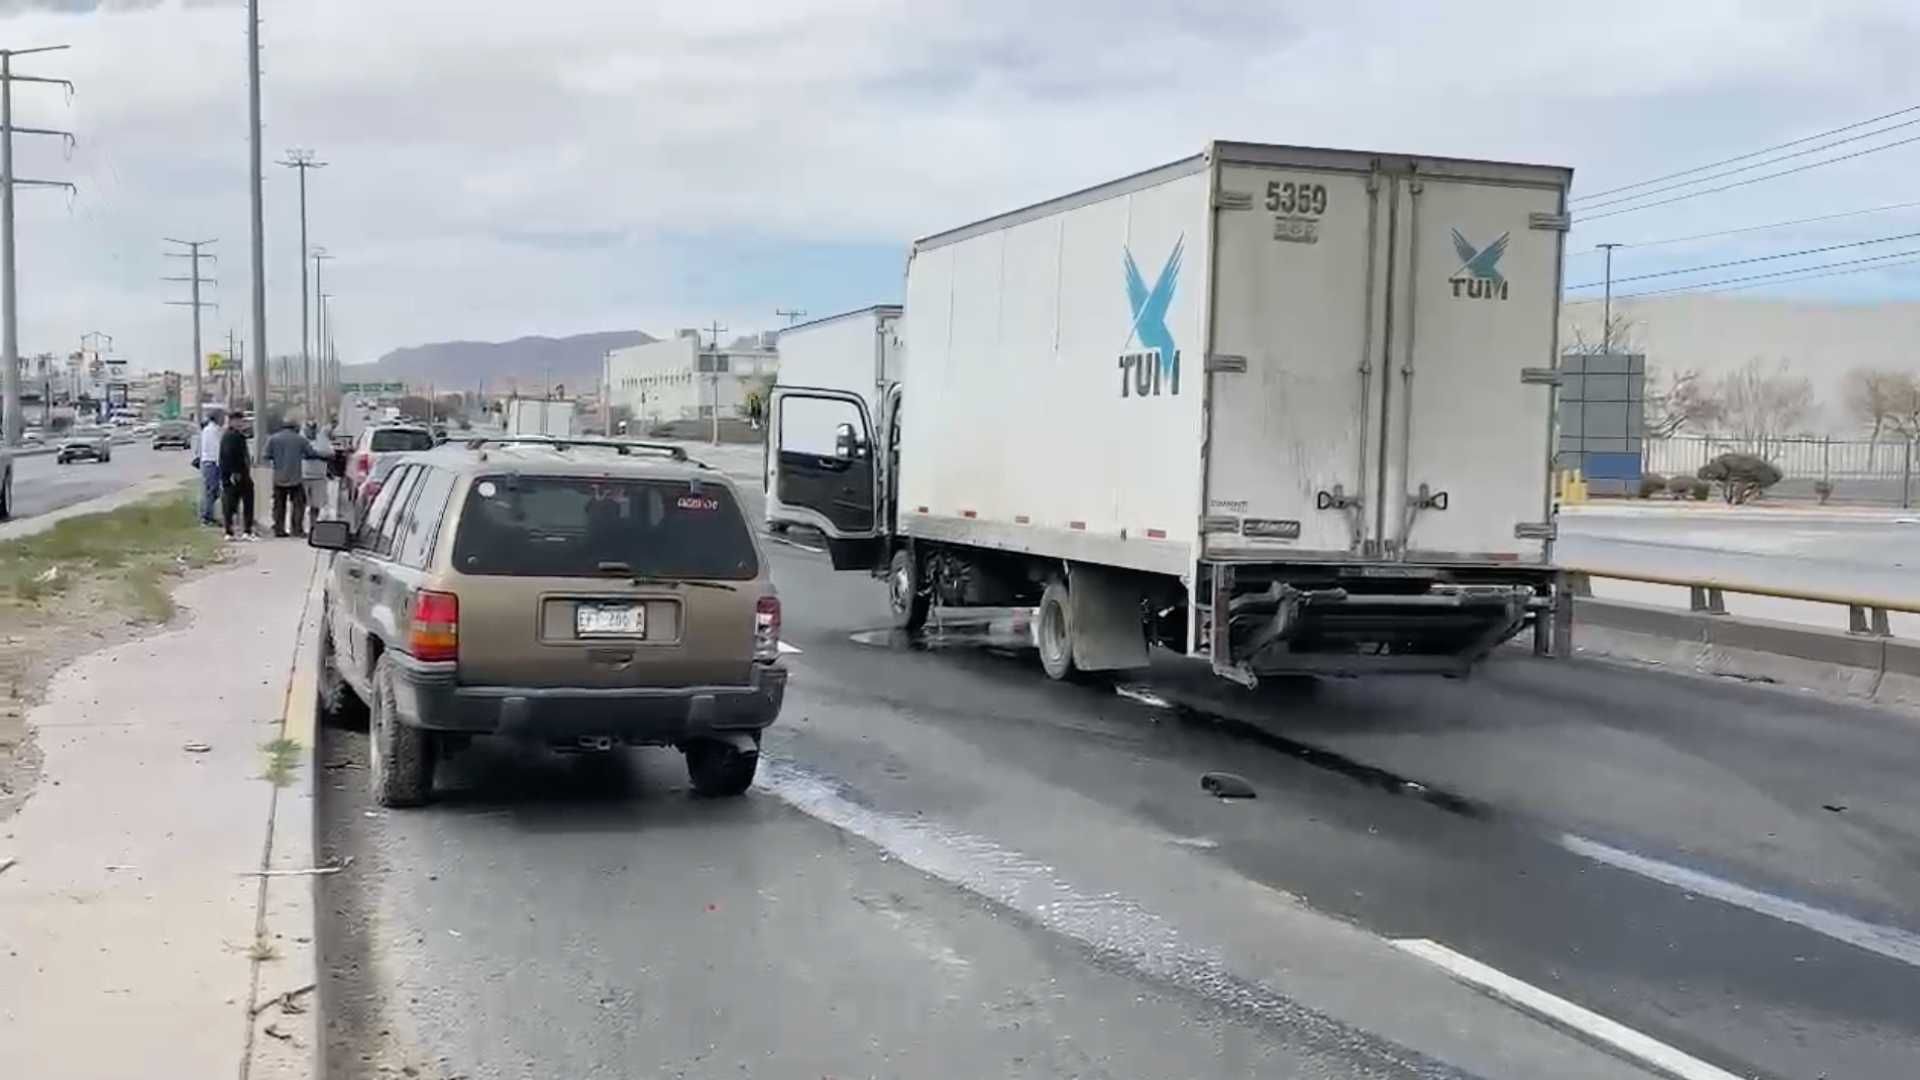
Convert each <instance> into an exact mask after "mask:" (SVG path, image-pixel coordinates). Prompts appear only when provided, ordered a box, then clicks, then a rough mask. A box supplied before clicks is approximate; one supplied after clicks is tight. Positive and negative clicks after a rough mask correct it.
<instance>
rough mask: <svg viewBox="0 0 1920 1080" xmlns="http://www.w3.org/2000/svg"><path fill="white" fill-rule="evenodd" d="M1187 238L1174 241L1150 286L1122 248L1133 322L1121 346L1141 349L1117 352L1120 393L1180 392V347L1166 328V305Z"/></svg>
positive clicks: (1134, 395) (1141, 394)
mask: <svg viewBox="0 0 1920 1080" xmlns="http://www.w3.org/2000/svg"><path fill="white" fill-rule="evenodd" d="M1186 246H1187V238H1186V237H1184V236H1182V237H1181V238H1180V239H1178V240H1176V241H1174V244H1173V250H1172V251H1170V252H1168V253H1167V261H1166V263H1165V264H1164V265H1162V266H1161V267H1160V276H1159V277H1157V278H1155V279H1154V282H1153V288H1151V289H1149V288H1147V281H1146V279H1145V278H1143V277H1141V276H1140V267H1139V266H1138V265H1136V264H1135V263H1134V261H1133V252H1132V251H1131V250H1128V249H1127V248H1124V247H1123V248H1121V249H1120V250H1121V254H1122V256H1123V259H1124V262H1125V266H1126V271H1127V303H1128V305H1129V306H1131V307H1132V308H1133V325H1132V326H1131V327H1129V328H1128V330H1127V340H1126V343H1125V345H1123V346H1122V348H1123V349H1124V348H1127V347H1128V346H1131V345H1132V344H1133V343H1134V342H1136V341H1137V342H1139V343H1140V346H1141V347H1140V348H1139V349H1137V350H1133V351H1127V352H1122V353H1121V354H1120V396H1121V397H1128V396H1133V397H1147V396H1149V395H1153V394H1161V393H1166V394H1178V393H1179V392H1180V350H1179V348H1178V347H1176V346H1175V345H1174V343H1173V333H1172V332H1171V331H1169V330H1168V329H1167V308H1168V307H1170V306H1171V305H1172V304H1173V290H1174V288H1175V287H1176V286H1178V285H1179V283H1180V257H1181V254H1182V253H1183V252H1184V251H1185V250H1186Z"/></svg>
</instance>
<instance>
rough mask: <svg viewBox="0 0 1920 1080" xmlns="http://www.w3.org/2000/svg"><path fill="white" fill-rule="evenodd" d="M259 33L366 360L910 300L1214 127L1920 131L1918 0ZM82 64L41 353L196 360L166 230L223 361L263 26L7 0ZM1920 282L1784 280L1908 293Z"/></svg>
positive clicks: (722, 7)
mask: <svg viewBox="0 0 1920 1080" xmlns="http://www.w3.org/2000/svg"><path fill="white" fill-rule="evenodd" d="M261 6H262V9H263V18H264V23H263V31H262V39H263V44H264V56H265V61H264V64H265V92H264V99H265V104H264V115H265V123H266V144H265V145H266V147H267V148H268V150H269V152H270V160H271V159H275V158H279V157H281V156H282V154H283V151H284V149H285V148H287V147H296V146H299V147H313V148H314V149H316V150H317V151H318V153H319V156H320V157H321V159H323V160H325V161H327V162H329V163H330V165H329V167H328V168H326V169H324V170H321V171H319V172H316V173H314V174H313V176H312V184H311V187H310V205H311V220H312V239H313V241H314V242H315V243H319V244H324V245H325V246H326V247H327V248H328V249H329V250H330V251H331V252H332V253H333V254H334V255H335V256H336V259H335V260H334V261H333V262H331V263H329V264H328V267H327V273H328V275H329V277H328V287H329V290H330V291H332V292H334V293H335V294H337V297H338V298H337V299H336V300H335V302H334V303H335V305H336V308H337V312H338V316H337V318H338V326H339V329H340V339H341V343H342V349H343V353H344V358H345V359H348V360H349V361H358V360H365V359H372V358H374V357H375V356H377V355H379V354H380V353H381V352H384V351H385V350H387V349H389V348H393V347H396V346H400V345H406V344H413V343H419V342H424V341H434V340H444V339H449V338H477V339H501V338H507V337H512V336H516V335H519V334H526V333H545V334H565V333H573V332H579V331H586V330H600V329H619V328H638V329H645V330H649V331H651V332H654V333H664V332H668V331H670V330H671V329H672V328H673V327H675V326H685V325H694V324H696V323H698V324H705V323H707V322H708V321H710V320H713V319H716V318H717V319H719V320H720V321H721V322H722V323H723V324H725V325H727V326H729V327H731V328H733V329H735V330H748V329H755V328H760V327H765V326H771V325H777V324H778V322H779V320H777V319H776V318H775V317H774V315H773V310H774V309H775V308H776V307H800V308H805V309H807V310H809V311H812V312H816V313H824V312H830V311H834V310H838V309H843V308H848V307H854V306H858V305H861V304H865V303H870V302H874V301H880V300H895V299H898V298H899V296H900V293H901V272H902V266H903V258H904V249H905V247H904V246H905V244H906V243H907V242H908V241H910V240H911V239H912V238H913V237H915V236H919V235H924V234H927V233H931V232H936V231H939V230H941V229H944V228H946V227H949V226H952V225H955V224H959V223H963V222H965V221H968V220H971V219H973V218H977V217H981V216H985V215H987V214H991V213H994V212H997V211H999V210H1003V209H1007V208H1010V207H1013V206H1017V205H1020V204H1023V203H1027V202H1031V201H1034V200H1036V199H1040V198H1045V197H1048V196H1051V195H1054V194H1058V193H1061V192H1064V191H1067V190H1070V189H1073V188H1076V187H1080V186H1084V185H1086V184H1089V183H1094V182H1098V181H1100V180H1103V179H1107V178H1110V177H1112V176H1115V175H1119V174H1121V173H1124V172H1131V171H1135V170H1138V169H1140V168H1143V167H1146V166H1148V165H1152V164H1156V163H1159V162H1162V161H1166V160H1171V159H1173V158H1177V157H1182V156H1185V155H1187V154H1191V153H1193V152H1195V151H1197V150H1199V149H1200V148H1201V147H1202V146H1203V145H1204V143H1205V142H1206V141H1207V140H1208V139H1210V138H1235V139H1245V140H1261V141H1275V142H1290V143H1303V144H1319V145H1333V146H1345V147H1356V148H1368V149H1382V150H1396V151H1415V152H1430V153H1442V154H1450V155H1456V156H1474V157H1492V158H1510V159H1517V160H1526V161H1540V162H1549V163H1559V164H1568V165H1572V166H1574V167H1575V168H1576V170H1577V176H1578V178H1579V179H1578V181H1577V184H1578V187H1579V188H1580V189H1583V190H1585V191H1589V192H1592V191H1599V190H1601V189H1603V188H1606V187H1611V186H1614V185H1616V184H1620V183H1628V182H1632V181H1636V180H1641V179H1645V178H1648V177H1652V176H1657V175H1660V174H1662V173H1666V172H1670V171H1673V170H1676V169H1681V168H1685V167H1688V166H1691V165H1697V164H1702V163H1705V162H1709V161H1713V160H1716V159H1719V158H1723V157H1728V156H1732V155H1735V154H1740V153H1743V152H1745V151H1748V150H1753V149H1757V148H1759V147H1762V146H1766V145H1768V144H1771V143H1777V142H1782V141H1785V140H1788V139H1793V138H1797V137H1799V136H1802V135H1807V134H1811V133H1813V132H1817V131H1820V130H1823V129H1826V128H1831V127H1836V126H1839V125H1842V124H1846V123H1849V122H1852V121H1855V120H1859V119H1863V118H1866V117H1869V116H1873V115H1876V114H1880V113H1887V112H1891V111H1893V110H1896V109H1901V108H1904V107H1907V106H1909V105H1913V104H1916V103H1920V85H1916V84H1917V83H1920V74H1917V73H1920V65H1916V64H1915V63H1914V61H1913V57H1914V55H1915V53H1916V46H1920V5H1916V4H1913V3H1911V2H1910V0H1885V2H1879V3H1869V2H1864V0H1861V2H1848V0H1821V2H1819V3H1807V2H1804V0H1796V2H1783V3H1771V2H1751V3H1734V2H1731V0H1686V2H1684V3H1679V2H1674V0H1657V2H1645V3H1642V2H1637V0H1615V2H1611V3H1608V4H1592V3H1578V4H1560V3H1555V2H1550V0H1534V2H1515V3H1507V2H1504V0H1474V2H1473V3H1470V4H1446V5H1437V4H1431V3H1424V2H1422V3H1412V2H1409V3H1386V2H1369V0H1347V2H1345V3H1328V2H1326V0H1311V2H1301V3H1294V2H1291V0H1288V2H1279V0H1274V2H1269V3H1265V4H1262V3H1258V2H1256V3H1245V2H1234V3H1226V2H1218V0H1185V2H1184V3H1182V4H1180V5H1172V4H1166V5H1157V4H1142V3H1138V2H1137V0H1105V2H1102V3H1098V4H1095V3H1088V2H1084V0H1049V2H1041V3H1033V2H1031V0H1028V2H1021V3H1014V2H1011V0H953V2H947V0H911V2H907V0H817V2H805V3H781V2H763V3H754V4H737V3H732V2H730V0H708V2H706V3H698V4H695V3H675V4H651V3H646V2H644V0H546V2H545V3H539V4H531V3H519V2H509V0H264V2H263V3H262V5H261ZM1175 7H1178V8H1179V11H1178V12H1177V13H1176V12H1175V11H1174V10H1173V9H1174V8H1175ZM59 43H65V44H70V45H72V46H73V48H72V49H71V50H70V51H67V52H64V53H54V54H48V55H44V56H37V57H28V58H22V59H20V60H19V61H18V62H17V65H16V70H17V71H21V72H26V73H31V74H36V75H47V76H60V77H65V78H70V79H72V80H73V81H74V83H75V84H76V89H75V93H74V94H73V96H72V98H71V99H70V100H69V99H68V98H67V96H66V95H65V94H64V93H63V92H62V91H61V90H60V89H59V88H58V87H50V86H30V85H24V84H23V85H21V86H18V87H16V90H15V98H14V109H15V117H16V121H17V122H18V123H19V124H22V125H27V126H40V127H56V128H70V129H72V130H74V131H75V133H76V134H77V135H78V137H79V143H78V147H77V149H76V150H75V151H74V152H73V154H72V156H71V158H68V157H66V156H65V155H64V154H63V151H62V147H61V146H60V145H59V144H58V143H57V142H56V141H55V140H50V139H43V138H37V137H28V136H21V137H20V140H19V150H18V157H17V162H18V164H17V166H16V167H17V169H18V171H19V174H20V175H22V176H28V177H39V178H47V179H71V180H73V181H74V182H76V183H77V184H78V185H79V193H78V195H77V196H75V197H73V198H71V199H69V198H68V197H67V196H65V195H64V194H62V193H60V192H58V191H51V190H49V191H23V192H22V193H21V194H20V198H19V207H20V210H19V250H20V304H21V347H22V350H23V351H25V352H34V351H40V350H62V351H64V350H69V349H72V348H74V347H76V346H77V343H78V340H79V337H80V335H81V334H82V333H83V332H85V331H88V330H96V329H98V330H104V331H107V332H109V333H111V334H113V335H114V338H115V346H116V349H117V350H118V351H119V352H121V353H122V354H125V355H127V356H129V357H131V358H132V359H134V360H135V361H136V363H139V364H141V365H143V366H161V365H166V366H180V365H182V364H184V361H185V358H186V357H187V356H188V354H189V351H190V346H189V333H188V314H187V310H186V309H185V308H179V307H167V306H165V301H167V300H170V299H180V298H182V297H183V296H184V295H185V294H184V286H172V285H167V284H165V283H163V282H161V281H160V278H161V277H162V276H163V275H164V274H166V273H168V272H170V271H172V272H178V270H179V264H177V263H174V262H173V261H172V260H163V259H162V258H161V252H162V250H163V244H162V242H161V238H162V237H163V236H177V237H187V238H201V237H217V238H219V244H218V245H217V246H216V250H217V251H218V252H219V253H220V255H221V261H220V263H219V268H218V272H219V276H220V278H221V284H220V287H219V289H218V292H217V296H218V298H219V300H220V301H221V304H222V306H221V308H220V310H219V311H217V312H209V313H208V320H207V328H208V337H209V339H210V344H209V347H212V346H211V339H213V338H215V337H218V338H221V339H224V336H225V332H226V329H227V328H228V327H229V326H234V327H244V326H245V323H246V318H247V275H248V269H249V264H248V234H247V195H246V191H247V189H246V178H247V165H246V150H247V147H246V136H247V130H246V49H245V8H244V5H243V4H240V3H236V2H215V0H189V2H184V3H183V2H182V0H0V44H4V45H6V46H9V47H13V48H27V47H32V46H36V45H42V44H59ZM1916 118H1920V113H1914V114H1911V115H1909V116H1905V117H1901V118H1899V119H1901V120H1912V119H1916ZM1913 134H1920V124H1916V125H1915V126H1914V127H1913V128H1909V129H1905V130H1903V131H1901V132H1899V133H1897V134H1890V135H1889V136H1887V139H1888V140H1892V139H1894V138H1897V137H1905V136H1908V135H1913ZM1860 145H1871V143H1863V144H1860ZM1853 148H1856V147H1852V146H1850V147H1849V149H1853ZM1916 164H1920V143H1915V144H1914V145H1912V146H1910V147H1903V148H1899V149H1893V150H1889V151H1887V152H1884V153H1878V154H1873V155H1869V156H1867V157H1864V158H1861V159H1859V160H1857V161H1854V162H1848V163H1845V164H1841V165H1835V166H1832V167H1829V168H1821V169H1816V170H1811V171H1809V172H1808V173H1806V174H1803V175H1800V176H1794V177H1789V178H1784V179H1781V180H1777V181H1770V182H1766V183H1760V184H1753V185H1750V186H1748V187H1745V188H1741V189H1738V190H1737V191H1732V192H1727V193H1723V194H1720V195H1715V196H1709V197H1704V198H1701V199H1697V200H1690V201H1688V202H1684V203H1679V204H1676V205H1674V206H1670V207H1664V208H1660V209H1655V210H1647V211H1644V212H1639V213H1632V214H1624V215H1620V216H1618V217H1613V218H1608V219H1606V220H1605V222H1604V223H1602V222H1599V221H1596V222H1593V223H1592V224H1590V225H1587V226H1583V227H1582V228H1581V229H1579V230H1577V231H1576V233H1575V235H1574V237H1573V239H1572V243H1573V246H1574V250H1582V249H1585V248H1587V247H1589V246H1590V245H1591V244H1592V243H1594V242H1597V241H1600V240H1628V241H1631V240H1636V239H1655V238H1664V237H1669V236H1675V235H1682V234H1687V233H1692V232H1701V231H1709V230H1713V229H1719V228H1729V227H1734V226H1740V225H1747V224H1758V223H1767V222H1774V221H1779V220H1783V219H1788V218H1797V217H1808V216H1815V215H1820V214H1826V213H1834V212H1839V211H1845V210H1853V209H1858V208H1863V207H1870V206H1876V205H1881V204H1886V203H1895V202H1901V201H1906V200H1912V199H1916V198H1920V195H1916V194H1915V193H1914V189H1913V187H1912V185H1911V182H1910V177H1911V176H1912V175H1913V171H1914V168H1915V166H1916ZM295 190H296V189H295V184H294V177H293V174H292V172H291V171H289V170H286V169H281V168H277V167H273V166H271V165H270V166H269V175H268V177H267V188H266V199H267V263H268V268H267V273H268V290H269V291H268V323H269V337H270V340H271V342H272V345H273V348H274V350H275V351H276V352H288V351H294V350H296V349H297V348H298V338H299V317H300V313H299V277H298V266H299V263H298V261H297V260H298V250H299V242H298V234H297V222H298V219H297V211H296V201H295ZM1903 231H1912V232H1920V209H1916V210H1908V211H1905V212H1904V213H1890V214H1881V215H1873V216H1866V217H1861V218H1851V219H1845V220H1841V221H1837V222H1829V223H1822V224H1818V225H1813V226H1808V227H1805V228H1800V229H1790V230H1780V231H1773V232H1767V233H1762V234H1748V235H1746V236H1744V237H1736V238H1722V239H1718V240H1713V241H1706V242H1700V243H1696V244H1688V245H1669V246H1666V247H1663V248H1660V249H1657V251H1656V250H1652V249H1650V250H1649V251H1647V252H1642V253H1636V252H1627V251H1623V252H1621V254H1620V256H1619V261H1618V262H1617V263H1616V272H1618V273H1622V274H1625V273H1628V272H1632V271H1634V270H1636V269H1638V270H1646V269H1651V268H1662V267H1666V266H1673V265H1693V264H1697V263H1702V262H1709V261H1718V260H1719V259H1721V258H1729V259H1731V258H1739V257H1743V256H1749V255H1753V254H1760V253H1767V252H1771V251H1779V250H1788V249H1794V248H1800V247H1807V246H1813V245H1816V244H1821V243H1833V242H1842V241H1847V240H1853V239H1862V238H1870V237H1877V236H1883V235H1889V234H1895V233H1899V232H1903ZM1906 246H1907V247H1913V248H1916V249H1920V244H1909V245H1906ZM1866 250H1867V251H1868V252H1870V253H1880V252H1883V251H1888V250H1904V248H1901V247H1899V246H1898V245H1882V246H1880V247H1878V248H1870V249H1866ZM1847 257H1857V256H1855V255H1853V254H1852V253H1848V252H1841V253H1838V254H1836V255H1832V256H1826V257H1825V258H1847ZM1814 261H1819V260H1818V259H1816V260H1814ZM1789 265H1790V264H1789ZM1584 268H1591V269H1593V270H1595V271H1597V270H1598V263H1597V261H1596V260H1593V259H1592V258H1590V257H1586V256H1580V257H1578V258H1576V260H1575V262H1574V265H1573V267H1572V268H1571V269H1570V272H1569V281H1570V282H1575V283H1577V282H1579V281H1580V280H1582V279H1583V274H1582V270H1583V269H1584ZM1914 270H1915V268H1895V269H1891V270H1886V271H1882V272H1875V273H1870V274H1858V275H1853V276H1847V277H1837V278H1832V279H1829V280H1825V281H1818V282H1807V283H1803V284H1799V285H1792V286H1786V287H1783V288H1782V289H1780V290H1772V291H1775V292H1786V291H1792V292H1793V293H1795V294H1796V295H1799V294H1805V295H1815V296H1842V297H1846V298H1857V299H1874V298H1884V297H1905V296H1912V295H1915V294H1916V293H1920V274H1917V273H1915V272H1914ZM1682 280H1707V279H1705V278H1696V279H1682Z"/></svg>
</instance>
